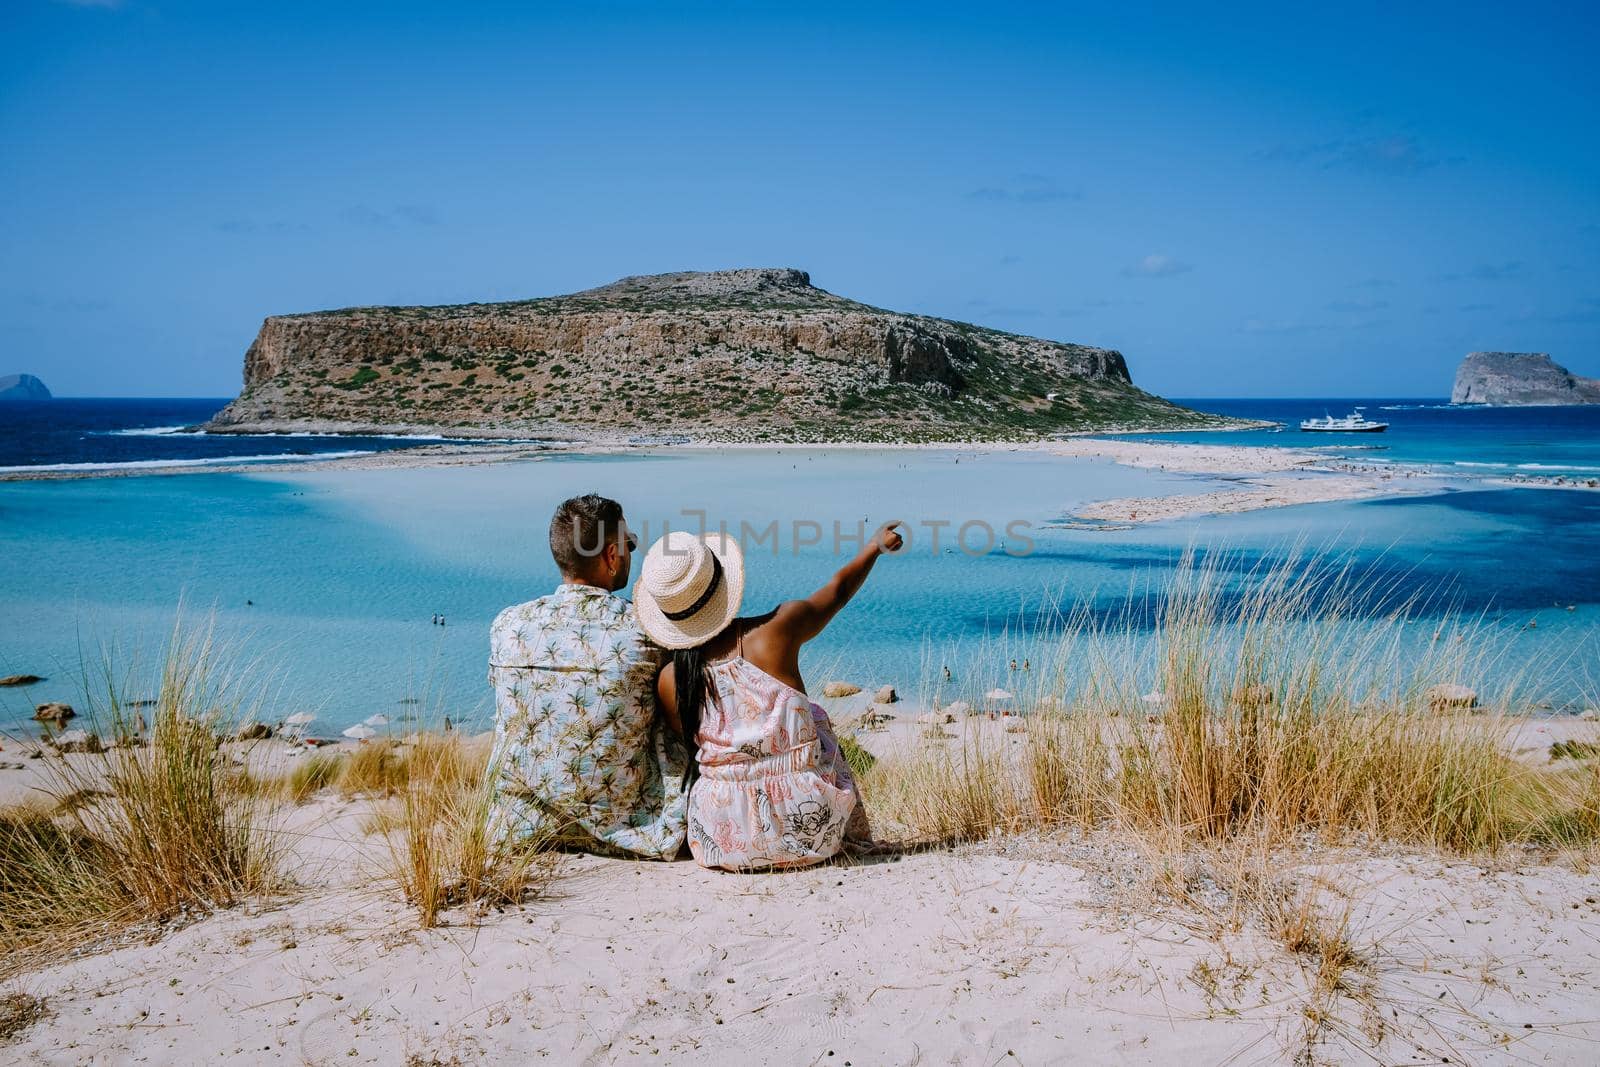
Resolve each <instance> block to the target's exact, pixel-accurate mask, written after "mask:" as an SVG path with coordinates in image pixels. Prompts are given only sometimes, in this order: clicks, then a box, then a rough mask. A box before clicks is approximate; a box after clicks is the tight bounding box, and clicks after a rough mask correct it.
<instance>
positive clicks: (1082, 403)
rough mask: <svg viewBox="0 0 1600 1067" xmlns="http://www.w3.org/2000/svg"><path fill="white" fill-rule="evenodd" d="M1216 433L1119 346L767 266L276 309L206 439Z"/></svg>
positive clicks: (902, 438)
mask: <svg viewBox="0 0 1600 1067" xmlns="http://www.w3.org/2000/svg"><path fill="white" fill-rule="evenodd" d="M1222 421H1224V420H1219V419H1217V418H1215V417H1213V416H1207V415H1202V414H1200V413H1199V412H1194V411H1189V410H1187V409H1185V408H1180V407H1178V406H1176V405H1174V404H1171V403H1168V402H1167V401H1165V400H1162V399H1161V398H1160V397H1156V396H1152V395H1150V394H1149V393H1146V392H1144V391H1143V390H1141V389H1139V388H1137V387H1136V386H1135V385H1134V384H1133V382H1132V381H1131V380H1130V378H1129V376H1128V367H1127V364H1126V363H1125V362H1124V361H1123V358H1122V354H1121V353H1120V352H1115V351H1112V350H1110V349H1105V348H1091V347H1088V346H1086V345H1076V344H1068V343H1065V342H1061V341H1049V340H1042V339H1040V338H1034V337H1021V336H1018V335H1017V334H1010V333H1004V332H1002V331H1000V330H992V329H986V328H984V327H981V326H973V325H969V324H967V323H960V322H951V321H948V320H945V319H936V318H931V317H928V316H925V315H909V314H903V313H900V312H894V311H886V310H884V309H882V308H876V307H871V306H869V305H867V304H862V303H858V302H857V301H854V300H850V299H847V298H845V297H841V296H835V295H834V294H832V293H829V292H826V291H825V290H822V289H819V288H817V287H816V286H814V285H812V284H811V278H810V276H809V275H808V274H806V273H805V272H804V271H800V270H794V269H792V268H758V269H749V270H726V271H712V272H705V273H700V272H683V273H677V274H655V275H641V276H638V277H629V278H623V279H622V280H621V281H617V282H613V283H612V284H610V285H606V286H602V287H600V288H598V289H590V290H587V291H585V292H581V293H574V294H571V295H569V296H554V297H544V298H541V299H536V300H522V301H516V302H512V303H503V304H461V305H456V306H452V307H366V308H346V309H344V310H342V311H320V312H312V313H309V314H301V315H281V316H274V317H272V318H269V319H267V320H266V322H264V323H263V324H262V326H261V332H260V334H259V335H257V337H256V339H255V342H254V343H253V344H252V345H251V346H250V350H249V351H248V352H246V353H245V366H244V391H243V392H242V393H241V394H240V395H239V398H238V399H236V400H235V401H234V402H233V403H231V404H229V405H228V407H227V408H226V409H224V410H223V411H222V412H221V413H219V414H218V415H217V417H216V418H215V419H214V420H213V421H212V423H211V424H210V425H209V426H208V429H211V430H213V431H224V432H226V431H232V432H239V433H242V432H250V431H261V430H267V431H275V430H276V431H282V430H325V431H337V432H362V431H366V432H372V431H387V432H419V431H423V430H425V429H426V430H432V431H438V430H448V432H450V433H452V434H460V435H465V436H471V435H476V436H503V435H507V434H516V435H520V436H530V437H558V438H563V439H589V440H627V439H655V440H661V439H683V438H694V439H700V440H716V441H741V440H742V441H905V440H925V441H927V440H971V439H980V438H981V439H1006V440H1015V439H1026V438H1037V437H1041V436H1045V435H1048V434H1051V433H1059V432H1064V431H1070V430H1086V429H1106V428H1109V427H1114V426H1119V427H1127V428H1159V427H1172V428H1175V427H1180V426H1205V425H1215V424H1218V423H1219V422H1222Z"/></svg>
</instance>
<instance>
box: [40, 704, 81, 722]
mask: <svg viewBox="0 0 1600 1067" xmlns="http://www.w3.org/2000/svg"><path fill="white" fill-rule="evenodd" d="M77 714H78V713H77V712H75V711H73V710H72V705H71V704H59V703H51V704H40V705H39V706H38V707H36V708H34V709H33V720H34V721H35V722H54V723H63V722H66V721H67V720H68V719H70V718H72V717H74V716H75V715H77Z"/></svg>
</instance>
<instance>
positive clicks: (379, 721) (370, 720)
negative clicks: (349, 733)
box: [361, 711, 389, 726]
mask: <svg viewBox="0 0 1600 1067" xmlns="http://www.w3.org/2000/svg"><path fill="white" fill-rule="evenodd" d="M361 721H362V722H364V723H366V724H367V725H368V726H388V725H389V716H387V715H385V714H383V713H382V712H381V711H380V712H379V713H378V714H376V715H368V716H367V717H366V718H365V719H362V720H361Z"/></svg>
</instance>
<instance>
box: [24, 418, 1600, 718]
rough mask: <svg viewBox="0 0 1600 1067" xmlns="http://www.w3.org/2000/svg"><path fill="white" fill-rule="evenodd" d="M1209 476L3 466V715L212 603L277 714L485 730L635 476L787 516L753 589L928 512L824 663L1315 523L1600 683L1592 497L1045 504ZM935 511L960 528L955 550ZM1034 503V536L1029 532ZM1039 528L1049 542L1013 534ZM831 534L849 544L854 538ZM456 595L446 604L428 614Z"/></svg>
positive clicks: (987, 626)
mask: <svg viewBox="0 0 1600 1067" xmlns="http://www.w3.org/2000/svg"><path fill="white" fill-rule="evenodd" d="M1227 436H1228V435H1212V436H1211V437H1210V438H1209V439H1210V440H1213V441H1216V442H1218V443H1221V442H1223V441H1225V440H1226V439H1227ZM1215 484H1217V483H1216V482H1215V481H1213V480H1211V479H1205V478H1195V477H1189V476H1182V475H1174V474H1166V473H1162V472H1156V471H1139V470H1130V469H1128V468H1123V467H1118V466H1115V465H1112V464H1108V463H1101V462H1098V461H1093V460H1063V459H1060V458H1058V457H1051V456H1047V455H1042V454H1039V453H1035V452H1023V451H1018V452H990V453H974V452H967V451H958V450H950V451H874V450H841V451H831V452H829V451H817V450H800V449H796V450H789V449H785V450H781V451H776V452H769V451H742V452H732V453H717V452H674V453H670V454H654V455H649V454H630V455H625V456H552V457H550V458H548V459H543V460H540V461H536V462H523V463H514V464H499V465H488V466H480V467H466V468H450V469H432V470H429V469H421V470H362V471H304V472H294V473H291V474H281V473H273V474H268V473H259V474H250V475H221V474H218V475H199V474H195V475H185V476H181V477H144V478H118V479H103V480H82V481H67V482H13V483H0V605H3V611H4V618H5V620H6V622H5V627H4V634H3V636H0V674H9V673H21V672H27V673H33V674H41V675H46V676H48V680H47V681H46V682H44V683H41V684H39V685H36V686H32V687H29V688H27V689H14V690H0V726H4V725H7V724H8V723H9V724H10V725H11V726H13V727H17V726H19V724H20V722H21V720H23V719H25V718H26V716H27V715H28V714H29V713H30V712H31V709H32V706H33V704H34V703H36V702H37V701H40V700H46V699H62V700H67V701H69V702H73V701H79V702H81V699H82V681H81V674H82V671H81V669H80V668H81V659H80V657H81V656H83V655H87V657H88V658H89V660H90V661H91V662H92V661H96V660H97V659H98V657H99V656H100V654H101V649H102V647H104V646H107V645H114V646H115V648H116V660H117V662H118V663H119V664H121V665H123V666H129V665H132V666H133V668H134V678H135V679H136V680H135V681H134V682H133V683H132V688H133V689H137V688H138V686H139V685H141V684H144V683H142V682H141V681H140V680H139V679H141V678H142V677H143V676H142V675H140V674H139V671H140V670H148V669H149V667H150V665H151V663H152V662H153V661H154V659H155V658H156V656H157V654H158V652H159V649H160V647H161V645H162V643H163V641H164V640H165V639H166V637H167V636H168V634H169V632H170V630H171V627H172V625H173V620H174V617H175V614H176V612H177V609H178V606H179V604H180V603H181V604H182V605H183V613H184V616H185V618H186V619H187V620H188V621H189V623H190V624H191V625H196V626H198V625H203V624H205V623H206V621H207V620H208V619H214V620H215V626H216V630H217V633H218V635H219V637H220V638H221V639H222V641H223V642H224V643H227V644H230V645H231V646H233V647H234V648H236V649H238V650H240V655H241V657H242V659H243V660H245V661H246V662H247V665H248V666H249V668H250V672H251V677H252V678H253V679H254V683H253V684H254V685H255V686H256V688H257V690H258V692H259V694H260V695H261V698H262V700H263V701H264V703H265V704H266V706H267V708H268V709H269V711H270V712H271V713H274V714H287V713H289V712H291V711H299V710H310V711H312V712H314V713H316V714H317V715H318V716H319V720H318V724H317V729H319V730H321V731H323V732H335V731H336V730H337V729H339V728H342V727H343V726H346V725H349V724H350V723H352V722H355V721H357V720H359V719H362V718H365V717H366V716H368V715H371V714H373V713H375V712H381V713H384V714H386V715H388V716H390V717H391V718H395V717H397V715H398V714H401V713H405V712H407V711H408V709H409V710H414V709H421V711H422V712H423V713H424V714H427V715H431V716H433V717H435V718H437V716H440V715H443V714H448V715H450V716H451V717H452V719H454V720H455V721H456V722H459V723H463V724H465V725H470V726H480V725H483V724H485V723H487V721H488V719H489V714H490V699H489V693H488V691H487V688H486V685H485V679H484V676H485V662H484V661H485V653H486V648H485V646H486V633H487V628H488V625H489V622H490V620H491V619H492V618H493V617H494V615H495V614H496V613H497V612H498V611H499V610H500V609H501V608H502V607H504V606H506V605H507V604H511V603H515V602H517V601H520V600H524V599H528V598H531V597H534V596H537V595H539V594H541V593H543V592H545V591H547V590H548V589H549V588H550V587H551V585H552V584H553V583H554V582H555V580H556V575H555V573H554V568H553V566H552V565H551V563H550V561H549V553H548V550H547V548H546V544H545V538H546V533H545V529H546V523H547V521H548V516H549V514H550V511H551V509H552V508H553V506H554V505H555V503H556V502H557V501H559V500H560V499H562V498H564V497H566V496H568V495H571V494H573V493H576V492H583V491H588V490H591V489H592V490H597V491H599V492H602V493H606V494H608V495H612V496H615V497H617V498H618V499H620V500H622V501H623V503H624V505H625V507H626V509H627V511H628V514H629V518H630V521H631V522H632V523H633V524H634V526H635V527H636V528H639V529H640V530H641V532H643V533H644V534H645V535H646V536H648V537H654V536H657V535H658V534H659V533H660V532H661V530H662V528H663V525H664V524H671V525H672V526H673V527H674V528H690V529H693V528H696V527H697V526H698V519H696V518H694V517H692V516H686V515H685V514H684V512H685V511H686V510H694V509H701V510H704V511H705V512H706V514H707V516H708V517H709V522H710V523H711V524H712V525H716V524H717V523H719V522H726V523H727V524H728V525H729V527H730V528H731V529H734V530H738V529H739V527H740V524H741V523H745V524H748V525H749V526H750V528H752V529H755V530H761V531H765V530H767V529H768V526H769V524H770V523H772V522H774V521H776V522H777V523H778V529H779V540H778V543H777V550H776V551H774V549H773V547H771V546H772V542H770V541H769V542H764V543H762V544H757V545H751V546H750V547H749V549H748V551H749V577H748V582H747V592H746V597H747V600H746V608H747V610H752V611H753V610H759V609H762V608H764V607H766V606H768V605H770V604H772V603H775V602H776V601H778V600H780V599H784V598H788V597H793V596H798V595H803V594H805V593H807V592H809V591H810V590H811V589H812V588H814V587H815V586H816V585H818V584H819V583H820V582H822V581H823V580H824V579H825V578H826V577H827V576H828V575H829V574H830V573H831V571H832V570H833V569H834V568H835V567H836V566H838V564H839V563H840V562H841V556H840V555H838V554H836V553H835V550H834V545H833V544H832V543H831V542H832V530H833V524H834V523H835V522H838V523H839V524H841V527H842V529H843V530H845V531H847V532H852V531H853V530H855V529H856V528H857V525H858V524H860V523H862V522H865V523H867V524H870V525H875V524H876V523H878V522H881V521H884V520H887V519H891V518H898V519H902V520H906V521H909V522H910V523H911V524H912V533H913V542H912V546H911V549H910V551H909V552H908V553H906V554H905V555H904V556H903V557H900V558H893V559H886V560H883V561H882V562H880V563H879V565H878V568H877V570H876V572H875V573H874V575H873V577H872V579H871V581H870V582H869V583H868V585H867V586H866V587H865V589H864V590H863V591H862V593H861V594H860V595H859V596H858V597H857V599H856V600H855V602H854V603H852V604H851V605H850V607H849V608H848V609H847V610H846V612H845V613H844V614H843V615H842V616H841V617H840V618H839V619H838V621H837V622H836V623H835V625H834V626H833V627H832V628H830V629H829V631H828V632H827V633H826V634H825V635H824V636H823V637H822V638H821V639H819V640H818V641H816V642H814V643H813V645H812V646H810V647H809V649H808V655H807V657H806V660H805V663H804V666H805V669H806V671H807V674H808V678H809V679H810V680H811V681H812V682H813V683H817V682H820V681H821V680H822V679H823V678H825V677H834V676H842V677H848V678H851V679H853V680H855V681H857V682H859V683H861V684H866V685H877V684H881V683H885V682H887V683H892V684H894V685H896V686H897V687H899V688H900V689H901V690H902V692H906V693H909V694H915V693H917V692H918V690H919V685H920V684H921V683H922V682H923V681H924V680H926V679H930V678H932V677H934V676H935V674H936V673H937V672H939V669H940V667H941V666H942V665H944V664H950V665H951V666H952V667H953V669H954V670H955V671H956V672H957V679H956V682H957V685H961V686H965V687H966V688H967V689H968V690H969V691H970V690H972V689H977V690H979V691H981V690H982V689H983V688H986V687H987V686H989V685H991V684H1000V685H1006V684H1008V679H1007V671H1008V664H1007V657H1008V655H1009V654H1012V653H1015V652H1016V651H1017V650H1019V649H1020V650H1022V651H1021V654H1023V655H1026V654H1027V653H1026V649H1027V647H1028V645H1027V643H1026V642H1027V641H1028V640H1030V639H1032V636H1033V633H1034V631H1035V629H1036V627H1037V626H1038V619H1039V616H1038V615H1037V612H1038V609H1039V608H1040V607H1041V605H1042V604H1043V603H1044V602H1045V601H1046V600H1047V599H1048V598H1051V597H1053V598H1059V599H1064V600H1067V601H1072V600H1081V601H1085V602H1088V603H1090V604H1092V606H1093V608H1094V610H1095V611H1096V612H1098V613H1100V614H1101V615H1103V616H1112V615H1116V614H1119V613H1121V612H1123V611H1124V610H1125V609H1126V608H1127V606H1128V603H1129V600H1130V596H1131V597H1132V599H1133V600H1134V601H1136V602H1137V601H1138V600H1139V599H1140V596H1141V594H1140V593H1139V590H1138V587H1139V586H1140V585H1141V583H1152V582H1153V583H1156V584H1159V583H1160V581H1161V580H1162V577H1163V575H1165V574H1166V573H1167V572H1169V571H1170V569H1171V568H1173V567H1174V566H1175V565H1176V564H1177V562H1178V559H1179V557H1180V556H1181V555H1182V553H1183V552H1184V550H1185V548H1186V547H1189V546H1191V545H1192V546H1195V547H1196V548H1197V549H1198V550H1199V551H1201V552H1202V553H1204V552H1208V551H1209V552H1224V551H1225V552H1226V553H1228V561H1229V563H1228V565H1229V566H1231V567H1235V568H1237V569H1239V570H1240V571H1241V572H1247V571H1248V569H1249V568H1250V567H1253V566H1257V565H1259V563H1260V562H1261V561H1262V560H1263V559H1268V560H1270V559H1272V558H1275V557H1277V556H1281V555H1283V554H1285V553H1288V552H1291V551H1293V550H1294V546H1295V545H1296V544H1297V543H1298V544H1300V545H1301V546H1303V547H1309V548H1311V549H1322V550H1330V551H1332V552H1334V553H1335V554H1344V555H1345V556H1346V557H1347V558H1348V559H1350V560H1351V561H1353V562H1354V563H1355V565H1356V566H1357V567H1358V569H1365V570H1368V571H1370V572H1372V574H1373V575H1374V576H1376V577H1379V578H1381V579H1382V580H1384V581H1386V582H1388V583H1390V584H1391V586H1392V587H1393V588H1395V589H1397V590H1398V591H1399V592H1401V593H1404V592H1406V591H1423V592H1428V593H1433V594H1439V593H1440V592H1441V591H1442V596H1440V597H1439V599H1440V600H1448V601H1449V602H1451V603H1453V604H1454V605H1455V606H1456V607H1457V608H1459V609H1461V610H1465V611H1467V612H1471V613H1476V614H1479V615H1481V616H1482V618H1483V619H1484V623H1485V625H1488V626H1490V627H1493V628H1495V629H1497V630H1498V631H1500V632H1502V633H1503V634H1504V636H1505V638H1506V640H1507V641H1508V642H1510V643H1511V645H1510V647H1511V649H1512V652H1513V655H1512V657H1511V658H1512V660H1513V661H1517V662H1530V661H1535V660H1537V661H1539V662H1547V663H1549V664H1550V665H1551V666H1550V668H1549V669H1548V670H1547V671H1544V674H1545V675H1546V677H1545V679H1544V680H1545V681H1546V682H1547V683H1548V690H1549V691H1550V693H1551V694H1552V695H1553V696H1555V697H1556V698H1557V699H1558V701H1571V702H1581V701H1583V700H1585V699H1589V698H1591V697H1592V694H1593V693H1594V692H1595V689H1596V686H1595V681H1596V676H1597V675H1600V671H1596V670H1595V668H1594V667H1593V661H1594V659H1595V651H1596V643H1595V638H1596V634H1597V633H1600V566H1597V563H1596V559H1595V556H1596V548H1597V546H1600V495H1596V494H1591V493H1587V492H1571V491H1560V490H1534V489H1514V490H1506V489H1474V488H1472V487H1471V485H1470V483H1468V484H1467V487H1466V488H1462V489H1457V490H1455V491H1450V492H1446V493H1444V494H1441V495H1438V496H1430V497H1425V498H1408V499H1398V500H1388V501H1368V502H1359V503H1343V504H1326V505H1312V506H1305V507H1296V508H1285V509H1277V510H1271V511H1263V512H1256V513H1251V514H1246V515H1238V516H1224V517H1213V518H1202V519H1195V520H1189V521H1181V522H1172V523H1165V524H1157V525H1153V526H1146V527H1140V528H1136V529H1131V530H1081V529H1052V528H1048V525H1047V524H1049V523H1051V522H1052V521H1054V520H1058V519H1060V518H1062V517H1064V516H1068V515H1070V514H1072V513H1073V511H1074V510H1075V509H1076V508H1077V507H1078V506H1080V505H1081V504H1083V503H1084V502H1087V501H1089V500H1094V499H1103V498H1107V497H1113V496H1127V495H1155V494H1161V493H1176V492H1197V491H1203V490H1204V489H1205V488H1207V487H1209V486H1211V485H1215ZM972 521H981V522H985V523H987V524H989V527H990V528H992V529H994V530H995V531H996V534H997V539H996V541H995V543H994V546H993V550H992V551H990V552H988V553H987V554H981V555H980V554H969V553H967V552H964V551H962V550H960V549H958V548H956V547H954V546H953V544H952V542H951V536H952V532H953V531H954V530H955V529H956V528H957V527H959V525H960V524H962V523H965V522H972ZM796 522H800V523H816V524H817V528H820V531H821V543H820V544H810V545H806V546H803V547H801V548H799V549H798V550H796V548H795V544H794V542H795V539H796V536H795V535H796V527H795V525H794V524H795V523H796ZM935 522H945V523H949V524H950V525H949V526H948V527H946V528H945V529H944V533H943V538H942V540H943V544H941V545H940V550H939V551H938V552H934V551H933V550H932V548H933V546H932V544H931V533H930V526H929V525H928V524H929V523H935ZM1013 522H1016V523H1024V524H1026V532H1021V533H1019V532H1016V531H1019V530H1022V529H1023V528H1022V527H1014V528H1013V533H1011V534H1009V535H1008V534H1007V533H1006V532H1005V527H1006V526H1007V524H1008V523H1013ZM799 532H800V534H801V535H802V537H805V536H806V535H810V534H812V533H813V528H812V527H809V526H802V527H800V528H799ZM1002 540H1003V545H1002ZM1030 541H1031V549H1032V551H1031V552H1029V553H1028V554H1026V555H1017V554H1015V553H1020V552H1022V551H1023V550H1024V549H1026V548H1028V547H1030V546H1029V544H1028V543H1027V542H1030ZM967 542H968V545H969V547H971V548H973V549H978V548H982V547H984V545H985V542H986V537H985V535H984V533H983V529H982V528H981V527H978V526H974V527H971V528H969V529H968V531H967ZM839 547H840V551H842V552H843V553H845V554H848V553H849V552H850V551H852V550H853V549H854V547H855V545H854V543H853V542H851V543H846V544H843V545H841V546H839ZM1568 608H1573V609H1575V610H1568ZM436 612H440V613H443V614H444V616H445V618H446V625H445V626H444V627H438V626H434V625H431V623H430V621H429V619H430V616H431V615H433V614H434V613H436ZM1529 621H1537V624H1538V626H1537V629H1529V628H1528V626H1527V624H1528V622H1529ZM1008 650H1009V651H1008ZM128 695H129V696H130V697H132V698H134V699H138V698H139V696H140V694H139V693H136V692H131V691H130V693H129V694H128ZM405 701H416V702H417V703H415V704H413V703H402V702H405Z"/></svg>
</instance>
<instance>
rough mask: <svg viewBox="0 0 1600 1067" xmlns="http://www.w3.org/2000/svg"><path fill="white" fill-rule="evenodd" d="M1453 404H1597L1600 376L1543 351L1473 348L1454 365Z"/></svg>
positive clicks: (1451, 392)
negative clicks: (1579, 370)
mask: <svg viewBox="0 0 1600 1067" xmlns="http://www.w3.org/2000/svg"><path fill="white" fill-rule="evenodd" d="M1450 403H1452V404H1600V380H1597V379H1594V378H1580V377H1578V376H1577V375H1576V374H1573V373H1572V372H1571V371H1569V370H1567V368H1565V367H1563V366H1562V365H1561V364H1559V363H1557V362H1555V361H1554V360H1552V359H1551V358H1550V357H1549V356H1548V355H1546V354H1545V353H1543V352H1472V353H1469V354H1468V355H1467V358H1466V359H1464V360H1462V361H1461V366H1460V367H1457V368H1456V384H1455V388H1454V389H1452V390H1451V391H1450Z"/></svg>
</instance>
